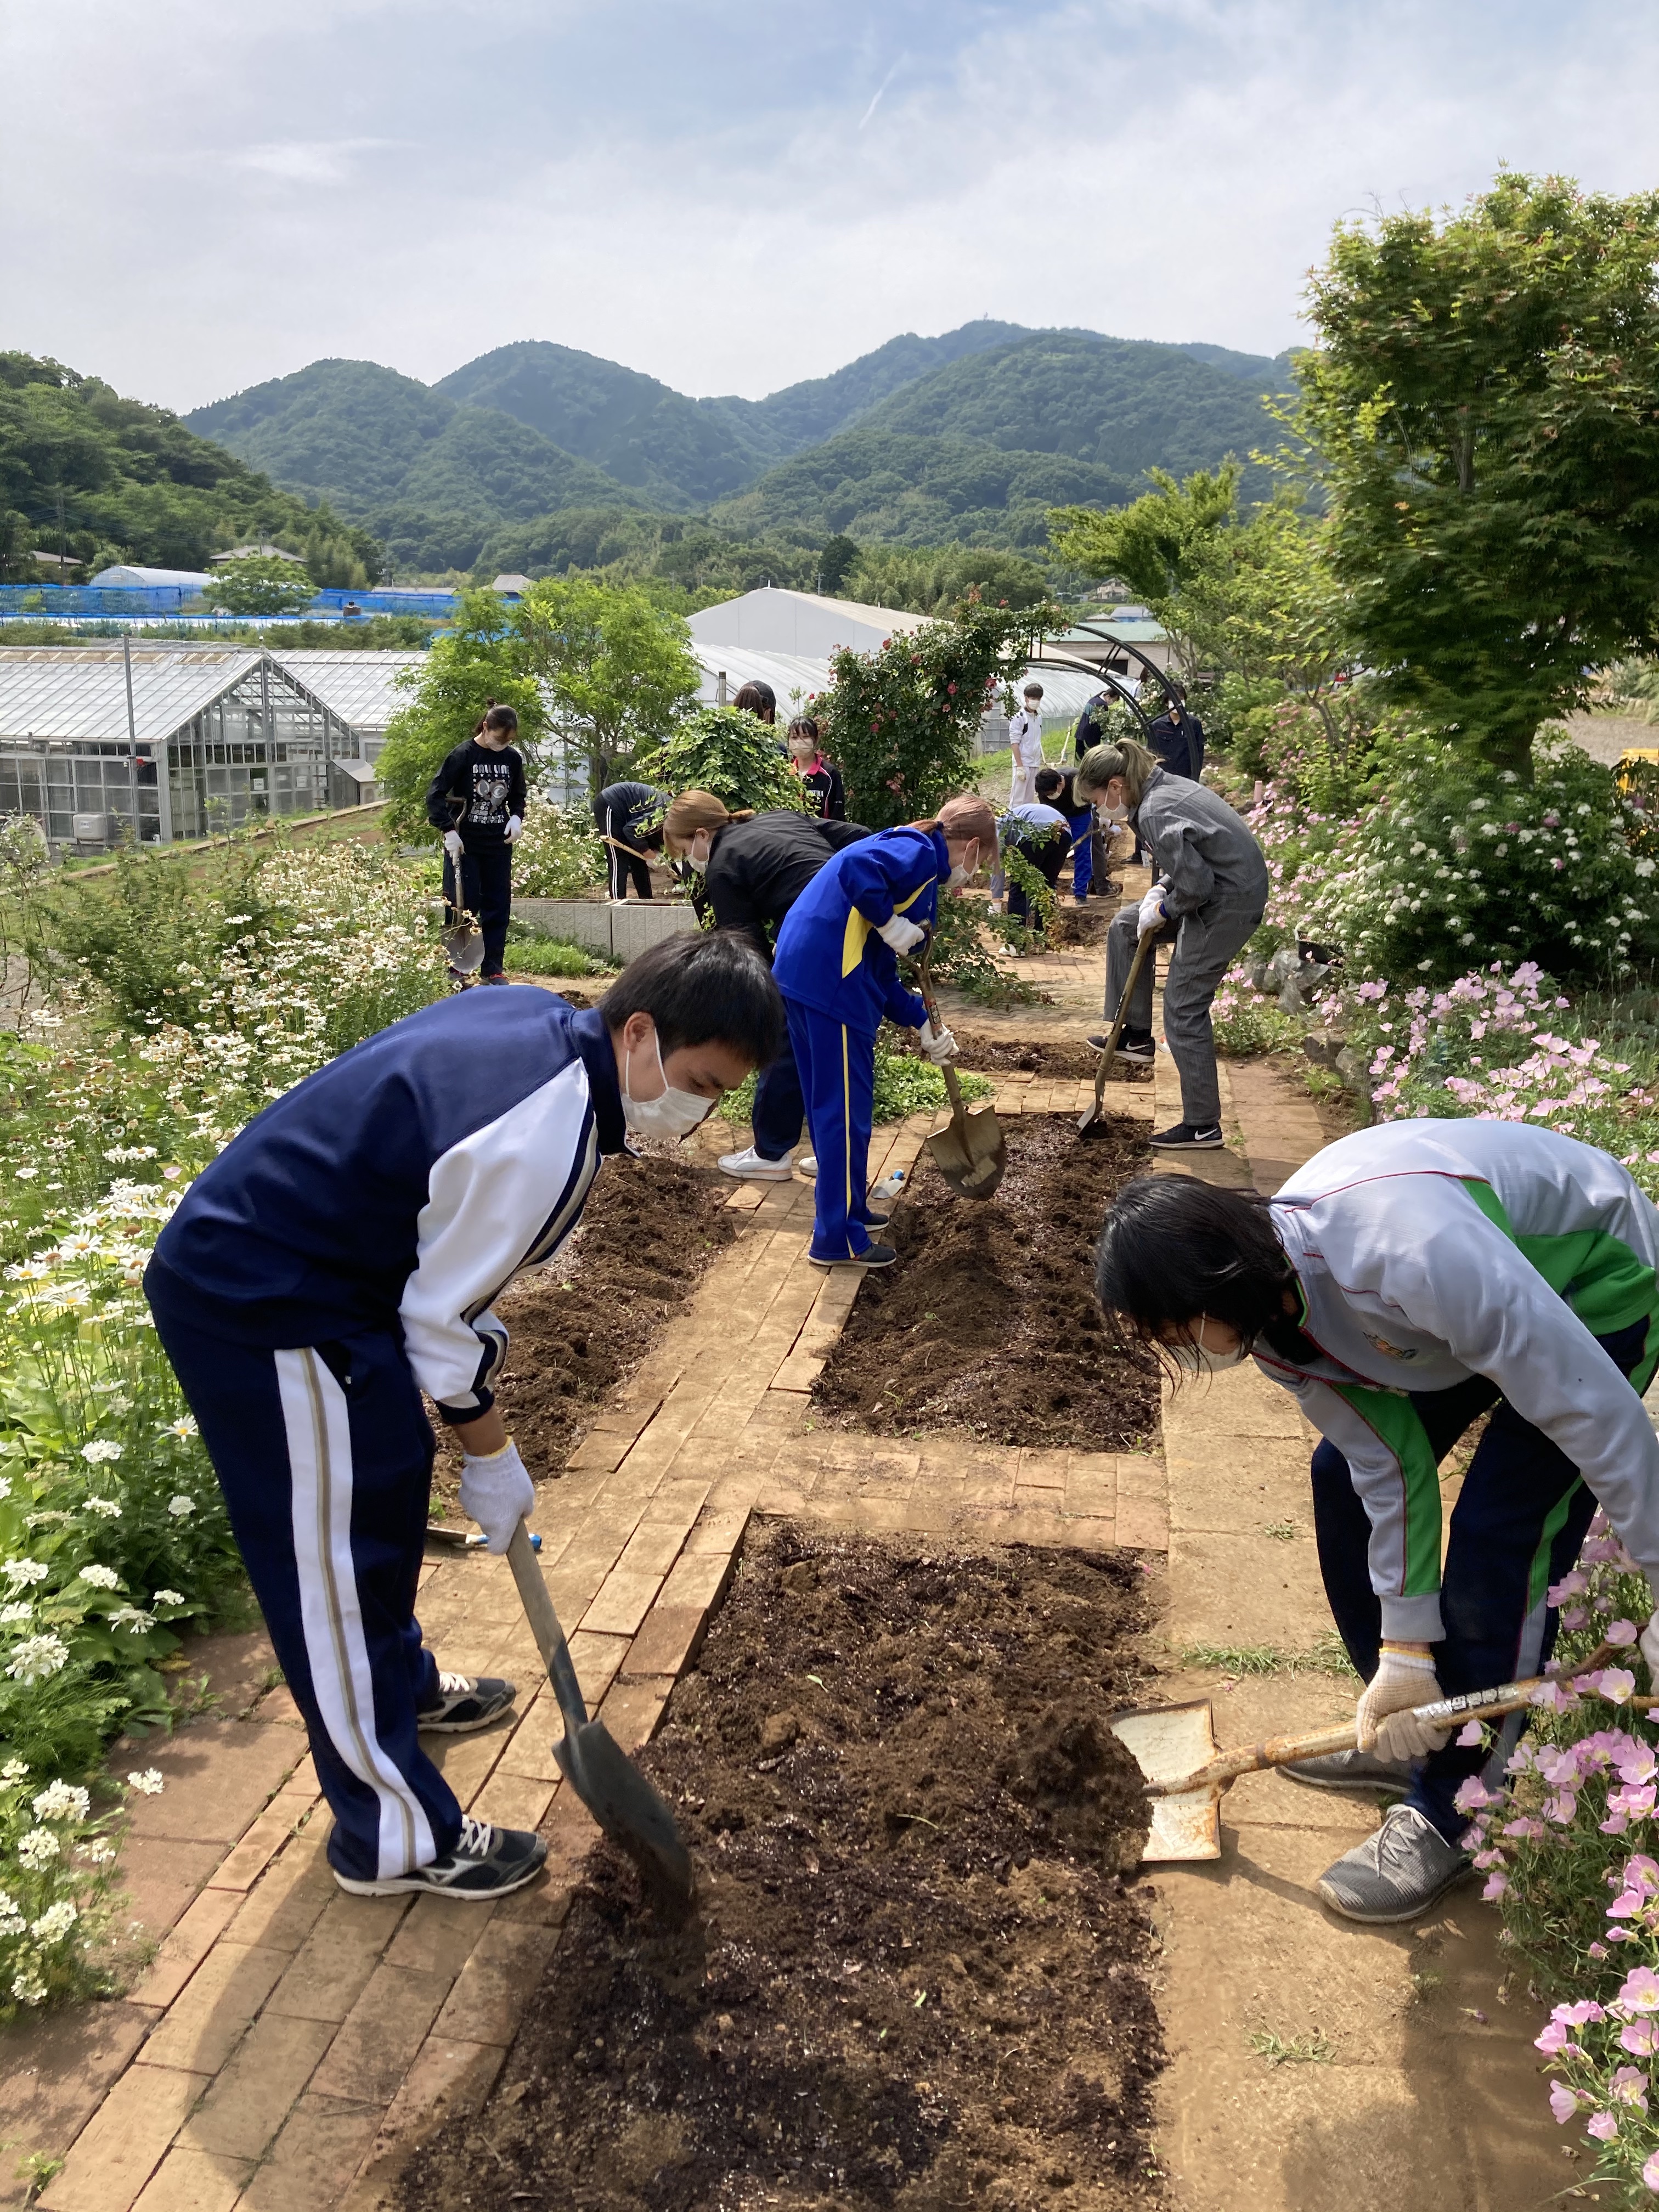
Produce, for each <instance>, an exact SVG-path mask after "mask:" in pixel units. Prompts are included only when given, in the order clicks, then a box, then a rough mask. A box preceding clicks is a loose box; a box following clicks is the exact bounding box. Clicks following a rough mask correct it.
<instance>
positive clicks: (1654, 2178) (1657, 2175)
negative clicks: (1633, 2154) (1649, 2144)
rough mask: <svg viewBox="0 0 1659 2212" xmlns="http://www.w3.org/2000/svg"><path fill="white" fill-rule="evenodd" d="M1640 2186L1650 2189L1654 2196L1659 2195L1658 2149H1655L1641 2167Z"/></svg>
mask: <svg viewBox="0 0 1659 2212" xmlns="http://www.w3.org/2000/svg"><path fill="white" fill-rule="evenodd" d="M1642 2186H1643V2188H1644V2189H1646V2190H1649V2191H1651V2192H1652V2194H1653V2195H1654V2196H1656V2197H1659V2150H1656V2151H1655V2153H1654V2154H1653V2156H1652V2157H1651V2158H1650V2160H1648V2162H1647V2164H1646V2165H1645V2166H1644V2167H1643V2168H1642Z"/></svg>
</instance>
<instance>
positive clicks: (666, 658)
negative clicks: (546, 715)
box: [481, 576, 702, 792]
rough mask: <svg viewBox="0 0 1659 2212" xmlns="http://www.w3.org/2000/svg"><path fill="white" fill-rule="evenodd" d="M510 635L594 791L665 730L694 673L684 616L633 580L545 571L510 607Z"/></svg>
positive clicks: (693, 685) (697, 675)
mask: <svg viewBox="0 0 1659 2212" xmlns="http://www.w3.org/2000/svg"><path fill="white" fill-rule="evenodd" d="M481 596H483V595H481ZM511 635H512V638H513V648H514V651H515V653H517V655H518V657H519V659H520V665H522V667H523V668H524V670H525V671H526V673H527V674H530V675H532V676H534V677H535V678H538V679H539V680H540V681H541V682H542V683H544V684H545V685H546V686H547V689H548V690H549V692H550V695H551V696H552V701H553V708H554V716H555V720H556V723H557V724H558V726H559V727H560V733H561V735H562V736H563V737H564V738H565V740H566V743H567V744H568V745H570V746H571V748H572V749H573V750H575V751H577V752H578V753H580V754H581V755H582V756H584V757H586V762H587V768H588V775H589V780H590V782H591V784H592V789H593V790H594V791H595V792H598V791H599V790H600V789H602V788H603V787H604V786H605V784H607V783H609V782H611V781H613V780H614V778H615V777H616V776H617V775H618V774H619V773H620V772H622V771H623V770H624V769H626V768H627V767H628V766H629V764H630V763H632V761H633V759H634V757H635V753H636V752H637V751H638V750H640V749H641V748H642V747H645V746H647V745H649V744H653V743H657V744H660V743H661V742H662V741H663V740H664V739H665V738H666V737H667V736H668V733H669V732H670V731H671V728H672V727H673V725H674V723H675V720H676V719H677V718H678V716H679V715H680V714H682V713H683V712H684V709H685V708H686V706H687V705H688V703H689V702H690V701H691V700H692V699H694V698H695V697H696V693H697V686H698V684H699V683H700V682H701V680H702V671H701V670H700V669H699V667H698V665H697V662H696V656H695V655H694V654H693V653H692V651H691V646H690V632H689V631H688V629H686V626H685V624H684V622H683V621H682V620H681V619H680V617H678V615H674V614H670V613H669V612H668V611H666V610H665V608H663V607H660V606H659V605H657V604H656V602H655V601H654V600H653V598H652V597H651V596H650V594H649V593H647V592H644V591H642V590H641V589H640V588H638V586H631V585H630V586H617V587H612V586H608V585H605V584H599V583H595V582H594V581H592V579H591V578H588V577H585V576H549V577H546V578H544V580H542V581H541V582H540V583H538V584H533V585H532V586H531V588H530V589H529V591H527V592H526V593H525V595H524V598H523V599H522V600H521V601H520V604H519V605H518V606H517V607H515V608H514V609H513V612H512V616H511Z"/></svg>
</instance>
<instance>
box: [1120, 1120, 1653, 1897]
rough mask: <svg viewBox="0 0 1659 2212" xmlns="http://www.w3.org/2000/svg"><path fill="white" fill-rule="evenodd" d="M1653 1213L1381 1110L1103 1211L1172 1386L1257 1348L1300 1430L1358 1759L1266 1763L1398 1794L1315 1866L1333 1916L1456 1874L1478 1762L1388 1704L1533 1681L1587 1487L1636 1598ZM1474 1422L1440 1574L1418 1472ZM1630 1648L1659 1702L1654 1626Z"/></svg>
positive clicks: (1432, 1514) (1513, 1144) (1577, 1161)
mask: <svg viewBox="0 0 1659 2212" xmlns="http://www.w3.org/2000/svg"><path fill="white" fill-rule="evenodd" d="M1656 1267H1659V1211H1656V1209H1655V1207H1654V1206H1652V1205H1651V1204H1650V1202H1649V1200H1648V1199H1647V1198H1646V1197H1645V1196H1644V1194H1643V1193H1642V1191H1641V1190H1640V1189H1639V1188H1638V1187H1637V1185H1636V1183H1635V1182H1634V1181H1633V1180H1632V1177H1631V1176H1630V1175H1629V1174H1628V1173H1627V1172H1626V1170H1625V1169H1624V1168H1622V1167H1621V1166H1620V1164H1618V1162H1617V1161H1616V1160H1613V1159H1611V1158H1608V1156H1607V1154H1606V1153H1605V1152H1596V1151H1595V1150H1593V1149H1592V1147H1591V1146H1588V1145H1581V1144H1579V1143H1577V1142H1576V1141H1575V1140H1574V1139H1572V1138H1571V1137H1564V1136H1559V1135H1557V1134H1555V1133H1553V1131H1551V1130H1547V1129H1537V1128H1532V1127H1527V1126H1525V1125H1523V1124H1519V1123H1513V1122H1507V1121H1393V1122H1388V1123H1385V1124H1383V1126H1382V1127H1378V1128H1372V1129H1362V1130H1359V1131H1357V1132H1356V1133H1354V1134H1353V1135H1352V1136H1349V1137H1344V1138H1342V1139H1340V1141H1339V1142H1338V1143H1336V1144H1334V1145H1329V1146H1327V1147H1326V1148H1325V1150H1324V1151H1323V1152H1318V1153H1316V1155H1315V1157H1314V1158H1312V1159H1310V1161H1308V1162H1307V1164H1305V1165H1304V1166H1303V1167H1301V1168H1298V1169H1297V1172H1296V1173H1295V1174H1294V1175H1293V1176H1291V1179H1290V1181H1289V1182H1286V1183H1285V1185H1284V1187H1283V1188H1281V1189H1280V1190H1279V1194H1278V1195H1277V1196H1276V1197H1275V1198H1273V1199H1271V1200H1267V1199H1261V1198H1258V1197H1256V1196H1255V1194H1253V1193H1248V1192H1243V1191H1237V1190H1227V1189H1219V1188H1214V1187H1212V1186H1211V1185H1209V1184H1207V1183H1202V1182H1197V1181H1196V1180H1194V1178H1192V1177H1189V1176H1156V1177H1152V1178H1148V1179H1146V1180H1145V1181H1141V1182H1133V1183H1131V1184H1130V1185H1129V1186H1128V1188H1127V1189H1126V1190H1125V1191H1124V1192H1123V1193H1122V1194H1121V1195H1120V1197H1119V1198H1118V1200H1117V1202H1116V1204H1115V1206H1113V1208H1112V1210H1111V1212H1109V1214H1108V1216H1107V1218H1106V1225H1105V1228H1104V1230H1103V1231H1102V1234H1101V1240H1100V1251H1099V1261H1098V1273H1097V1289H1098V1291H1099V1294H1100V1298H1101V1303H1102V1304H1103V1305H1104V1306H1105V1307H1106V1309H1107V1310H1108V1311H1109V1312H1114V1313H1116V1314H1117V1315H1119V1316H1121V1318H1122V1320H1123V1321H1124V1322H1126V1323H1127V1326H1128V1328H1130V1329H1131V1330H1132V1331H1133V1334H1135V1335H1136V1336H1138V1337H1139V1338H1140V1339H1141V1340H1142V1341H1144V1342H1146V1343H1148V1344H1151V1345H1152V1346H1156V1347H1157V1348H1158V1350H1159V1351H1160V1352H1163V1353H1164V1356H1165V1357H1166V1358H1167V1359H1169V1360H1170V1362H1172V1363H1173V1364H1174V1365H1175V1366H1176V1368H1177V1369H1179V1370H1182V1371H1184V1372H1185V1373H1187V1374H1192V1375H1205V1374H1213V1373H1216V1372H1218V1371H1219V1370H1221V1369H1223V1368H1225V1367H1231V1366H1234V1365H1236V1364H1237V1363H1238V1362H1239V1361H1240V1360H1242V1359H1243V1358H1246V1357H1247V1356H1250V1355H1254V1357H1255V1360H1256V1363H1257V1364H1258V1366H1259V1367H1260V1368H1261V1370H1262V1371H1263V1372H1264V1373H1265V1374H1267V1375H1270V1376H1272V1377H1273V1380H1274V1381H1275V1382H1277V1383H1282V1384H1283V1385H1284V1386H1285V1389H1287V1390H1290V1391H1291V1392H1292V1393H1293V1394H1294V1395H1295V1397H1296V1399H1297V1403H1298V1404H1299V1405H1300V1407H1302V1410H1303V1412H1304V1413H1305V1414H1306V1415H1307V1417H1308V1419H1309V1420H1310V1422H1311V1423H1312V1424H1313V1425H1314V1426H1315V1427H1316V1429H1317V1430H1318V1431H1320V1433H1321V1435H1322V1437H1323V1439H1324V1441H1323V1442H1322V1443H1321V1444H1320V1446H1319V1448H1318V1449H1317V1450H1316V1452H1315V1454H1314V1456H1313V1471H1312V1472H1313V1507H1314V1527H1315V1533H1316V1537H1317V1540H1318V1545H1319V1565H1320V1571H1321V1572H1322V1576H1323V1577H1324V1583H1325V1593H1326V1595H1327V1596H1328V1599H1329V1601H1330V1606H1331V1611H1332V1613H1334V1615H1335V1618H1336V1625H1337V1627H1338V1629H1339V1631H1340V1633H1341V1637H1342V1640H1343V1643H1344V1644H1346V1647H1347V1651H1348V1656H1349V1657H1350V1659H1352V1662H1353V1664H1354V1666H1355V1668H1357V1669H1358V1673H1359V1674H1360V1675H1361V1676H1362V1677H1363V1679H1364V1683H1365V1687H1364V1692H1362V1694H1361V1696H1360V1699H1359V1702H1358V1711H1357V1714H1356V1720H1357V1744H1358V1748H1357V1749H1355V1750H1352V1751H1346V1752H1339V1753H1334V1754H1331V1755H1329V1756H1327V1757H1324V1758H1319V1759H1307V1760H1304V1762H1303V1763H1301V1764H1300V1765H1287V1766H1286V1767H1285V1768H1284V1769H1283V1770H1282V1771H1285V1772H1286V1773H1288V1774H1290V1775H1291V1776H1292V1777H1293V1778H1295V1779H1296V1780H1297V1781H1300V1782H1306V1783H1311V1784H1316V1786H1319V1787H1321V1788H1324V1789H1338V1790H1340V1789H1364V1790H1375V1789H1378V1788H1395V1789H1401V1790H1404V1791H1405V1793H1406V1795H1405V1798H1404V1801H1403V1802H1401V1803H1399V1804H1396V1805H1395V1806H1393V1807H1392V1808H1390V1809H1389V1813H1388V1814H1387V1816H1386V1818H1385V1819H1384V1820H1383V1825H1382V1826H1381V1827H1380V1828H1379V1829H1378V1830H1377V1832H1376V1834H1375V1835H1373V1836H1371V1837H1370V1838H1367V1840H1366V1841H1365V1842H1364V1843H1363V1844H1360V1845H1359V1846H1358V1848H1357V1849H1356V1850H1352V1851H1349V1852H1348V1853H1347V1854H1346V1856H1345V1857H1342V1858H1340V1859H1338V1860H1337V1862H1336V1863H1335V1864H1334V1866H1332V1867H1329V1868H1328V1869H1327V1870H1326V1872H1325V1874H1324V1875H1323V1876H1322V1879H1321V1881H1320V1882H1319V1885H1318V1887H1319V1893H1320V1895H1321V1896H1322V1898H1323V1899H1324V1900H1325V1902H1326V1903H1327V1904H1328V1905H1330V1906H1331V1907H1332V1909H1333V1910H1334V1911H1337V1912H1340V1913H1341V1914H1342V1915H1343V1916H1344V1917H1346V1918H1347V1919H1350V1920H1358V1921H1364V1922H1377V1923H1387V1922H1389V1921H1397V1920H1414V1919H1416V1918H1417V1917H1419V1914H1421V1913H1422V1912H1423V1911H1425V1909H1426V1908H1427V1907H1428V1906H1429V1905H1432V1904H1433V1902H1434V1900H1435V1899H1436V1898H1437V1897H1438V1896H1439V1895H1440V1893H1441V1892H1442V1891H1443V1890H1444V1889H1446V1888H1448V1887H1449V1886H1450V1885H1451V1883H1453V1882H1454V1881H1456V1880H1457V1879H1458V1877H1459V1876H1460V1875H1462V1873H1463V1872H1464V1870H1465V1869H1467V1867H1468V1859H1467V1857H1465V1856H1464V1853H1463V1851H1462V1848H1461V1844H1460V1839H1461V1838H1462V1832H1463V1830H1464V1828H1465V1827H1466V1826H1467V1825H1468V1822H1467V1820H1466V1819H1465V1817H1464V1816H1463V1815H1462V1814H1460V1813H1459V1812H1458V1810H1457V1808H1456V1805H1455V1794H1456V1791H1457V1790H1458V1788H1459V1785H1460V1784H1462V1782H1463V1781H1464V1780H1465V1779H1466V1778H1468V1777H1469V1776H1471V1775H1474V1774H1477V1773H1481V1772H1483V1771H1484V1773H1485V1776H1486V1780H1487V1782H1488V1784H1495V1782H1496V1780H1497V1778H1498V1776H1499V1775H1500V1774H1501V1773H1502V1771H1503V1769H1504V1762H1505V1761H1506V1759H1508V1757H1509V1754H1510V1752H1511V1751H1512V1750H1513V1749H1514V1747H1515V1744H1516V1741H1517V1740H1518V1737H1519V1735H1520V1730H1521V1727H1522V1719H1523V1716H1522V1715H1518V1714H1517V1715H1516V1716H1514V1717H1512V1718H1511V1719H1510V1722H1509V1723H1507V1724H1506V1726H1505V1727H1504V1730H1503V1732H1502V1733H1501V1734H1500V1735H1499V1737H1498V1742H1497V1745H1496V1747H1495V1748H1494V1749H1493V1750H1492V1752H1491V1753H1488V1752H1486V1750H1485V1749H1483V1748H1482V1747H1480V1745H1478V1744H1471V1745H1468V1746H1465V1745H1464V1744H1463V1743H1462V1741H1457V1742H1452V1741H1449V1735H1448V1731H1446V1730H1444V1729H1431V1728H1430V1727H1428V1726H1427V1725H1426V1724H1425V1723H1421V1722H1419V1721H1418V1720H1416V1719H1415V1718H1414V1717H1413V1711H1412V1709H1413V1707H1415V1706H1420V1705H1430V1704H1433V1703H1437V1702H1438V1700H1439V1699H1441V1698H1442V1697H1443V1696H1444V1697H1458V1696H1461V1695H1462V1694H1464V1693H1466V1692H1471V1691H1475V1690H1480V1689H1483V1688H1486V1687H1488V1686H1493V1685H1497V1684H1501V1683H1505V1682H1509V1681H1511V1680H1518V1679H1520V1678H1522V1677H1526V1676H1532V1675H1535V1674H1539V1673H1541V1671H1542V1668H1543V1665H1544V1662H1545V1661H1546V1660H1547V1658H1548V1656H1549V1655H1550V1651H1551V1650H1552V1648H1553V1644H1554V1642H1555V1630H1556V1615H1555V1609H1554V1607H1553V1606H1552V1605H1551V1604H1550V1603H1549V1601H1548V1598H1547V1591H1548V1590H1549V1589H1550V1587H1551V1585H1552V1584H1553V1583H1558V1582H1559V1581H1560V1580H1561V1579H1562V1577H1564V1576H1565V1575H1566V1574H1567V1573H1568V1572H1569V1571H1570V1570H1571V1566H1572V1565H1573V1562H1574V1560H1575V1559H1577V1555H1578V1548H1579V1546H1580V1545H1581V1544H1582V1542H1583V1538H1584V1532H1585V1529H1586V1528H1587V1527H1588V1526H1589V1520H1590V1516H1591V1514H1592V1513H1593V1512H1594V1510H1595V1505H1596V1503H1597V1501H1598V1499H1599V1501H1600V1502H1601V1504H1602V1505H1603V1506H1604V1507H1605V1508H1606V1509H1607V1516H1608V1518H1609V1519H1610V1520H1611V1521H1612V1522H1613V1527H1614V1528H1615V1529H1616V1530H1617V1531H1618V1533H1619V1534H1620V1538H1621V1539H1622V1540H1623V1541H1624V1543H1625V1545H1626V1548H1627V1549H1628V1550H1629V1552H1630V1553H1631V1555H1632V1558H1634V1559H1635V1560H1636V1561H1637V1563H1638V1565H1639V1566H1640V1567H1641V1569H1642V1571H1644V1573H1645V1574H1646V1576H1647V1577H1648V1580H1649V1582H1650V1584H1651V1585H1652V1588H1653V1590H1654V1592H1655V1595H1656V1598H1659V1436H1656V1434H1655V1432H1654V1429H1653V1425H1652V1424H1651V1423H1650V1421H1649V1419H1648V1417H1647V1414H1646V1413H1645V1412H1644V1409H1643V1406H1642V1398H1641V1394H1642V1392H1643V1391H1644V1390H1645V1389H1646V1388H1647V1386H1648V1384H1649V1383H1650V1381H1651V1380H1652V1377H1653V1374H1654V1370H1655V1365H1656V1362H1659V1293H1656V1285H1655V1269H1656ZM1482 1414H1488V1415H1490V1419H1488V1421H1487V1425H1486V1432H1485V1434H1484V1435H1483V1436H1482V1437H1481V1439H1480V1443H1479V1445H1478V1446H1477V1447H1476V1449H1475V1452H1474V1458H1473V1459H1472V1460H1471V1462H1470V1463H1469V1467H1468V1472H1467V1473H1466V1474H1465V1475H1464V1478H1463V1485H1462V1492H1461V1494H1460V1496H1459V1498H1458V1500H1457V1503H1456V1504H1455V1506H1454V1508H1453V1509H1452V1516H1451V1530H1450V1542H1449V1548H1448V1550H1447V1553H1446V1559H1445V1568H1444V1572H1443V1573H1442V1568H1441V1542H1440V1486H1439V1476H1438V1465H1439V1462H1440V1461H1441V1460H1443V1458H1444V1457H1445V1455H1446V1454H1447V1453H1448V1452H1449V1450H1450V1449H1451V1448H1452V1446H1453V1444H1455V1443H1456V1441H1457V1439H1458V1437H1461V1436H1462V1434H1463V1433H1464V1431H1466V1430H1467V1429H1468V1427H1469V1426H1470V1425H1472V1424H1473V1423H1474V1421H1475V1420H1477V1419H1479V1418H1480V1415H1482ZM1641 1652H1642V1656H1643V1657H1644V1659H1645V1660H1646V1662H1647V1663H1648V1667H1649V1668H1650V1672H1652V1673H1653V1674H1654V1675H1655V1683H1656V1687H1659V1615H1656V1616H1655V1618H1654V1619H1652V1620H1650V1621H1649V1622H1648V1624H1647V1626H1646V1627H1645V1629H1644V1631H1643V1632H1642V1637H1641Z"/></svg>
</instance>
